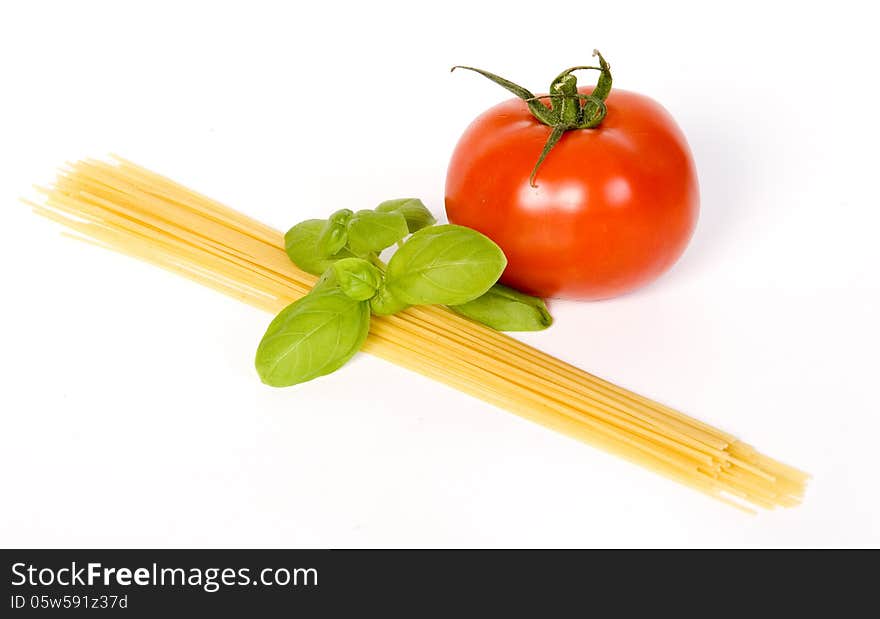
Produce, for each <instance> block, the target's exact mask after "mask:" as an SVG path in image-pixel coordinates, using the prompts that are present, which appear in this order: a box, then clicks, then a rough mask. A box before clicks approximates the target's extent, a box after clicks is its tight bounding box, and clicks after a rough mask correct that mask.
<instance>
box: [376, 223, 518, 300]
mask: <svg viewBox="0 0 880 619" xmlns="http://www.w3.org/2000/svg"><path fill="white" fill-rule="evenodd" d="M505 266H507V259H506V258H505V257H504V253H503V252H502V251H501V248H500V247H498V246H497V245H496V244H495V243H493V242H492V241H491V240H490V239H489V238H487V237H485V236H483V235H482V234H480V233H479V232H477V231H476V230H471V229H470V228H465V227H464V226H456V225H452V224H446V225H442V226H434V227H431V228H423V229H422V230H419V231H418V232H416V233H415V234H413V235H412V237H410V239H409V240H408V241H407V242H406V243H404V244H403V247H401V248H400V249H398V250H397V252H396V253H395V254H394V255H393V256H392V257H391V260H390V262H389V263H388V270H387V272H386V275H385V285H386V286H387V287H388V288H389V290H390V291H391V293H392V294H393V295H394V296H395V297H397V298H398V299H400V300H401V301H404V302H405V303H409V304H410V305H431V304H438V305H461V304H462V303H467V302H468V301H471V300H473V299H476V298H477V297H478V296H480V295H481V294H483V293H484V292H486V291H487V290H488V289H489V288H491V287H492V284H494V283H495V282H496V281H497V280H498V278H499V277H500V276H501V273H502V272H503V271H504V267H505Z"/></svg>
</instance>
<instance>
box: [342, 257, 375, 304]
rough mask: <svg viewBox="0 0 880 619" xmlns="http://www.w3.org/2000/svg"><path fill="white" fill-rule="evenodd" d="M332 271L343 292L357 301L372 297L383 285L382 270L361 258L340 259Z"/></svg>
mask: <svg viewBox="0 0 880 619" xmlns="http://www.w3.org/2000/svg"><path fill="white" fill-rule="evenodd" d="M332 271H333V273H334V274H335V275H336V283H337V285H338V286H339V288H340V289H341V290H342V292H344V293H345V294H347V295H348V296H349V297H351V298H352V299H354V300H355V301H368V300H370V299H372V298H373V297H374V296H376V291H377V290H378V289H379V287H380V286H381V285H382V271H380V270H379V269H377V268H376V267H375V266H373V265H372V264H370V263H369V262H367V261H366V260H362V259H360V258H345V259H343V260H339V261H338V262H336V263H334V265H333V269H332Z"/></svg>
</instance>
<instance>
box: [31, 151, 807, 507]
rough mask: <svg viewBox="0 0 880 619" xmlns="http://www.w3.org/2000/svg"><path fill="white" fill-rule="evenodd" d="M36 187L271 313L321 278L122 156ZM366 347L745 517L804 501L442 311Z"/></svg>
mask: <svg viewBox="0 0 880 619" xmlns="http://www.w3.org/2000/svg"><path fill="white" fill-rule="evenodd" d="M40 191H41V193H42V194H43V200H41V201H39V202H33V201H27V202H28V204H30V205H31V206H32V208H33V209H34V211H35V212H36V213H38V214H39V215H42V216H44V217H47V218H49V219H51V220H54V221H56V222H59V223H61V224H63V225H64V226H66V227H67V228H68V229H69V230H70V231H71V232H72V233H73V234H74V236H76V237H77V238H80V239H82V240H87V241H89V242H92V243H96V244H98V245H101V246H103V247H107V248H109V249H113V250H116V251H119V252H122V253H125V254H129V255H131V256H134V257H137V258H140V259H142V260H146V261H148V262H152V263H154V264H156V265H159V266H161V267H164V268H165V269H168V270H170V271H173V272H175V273H178V274H180V275H184V276H186V277H189V278H190V279H193V280H195V281H197V282H199V283H201V284H204V285H207V286H210V287H212V288H215V289H216V290H218V291H220V292H223V293H224V294H227V295H230V296H232V297H234V298H237V299H240V300H241V301H244V302H245V303H249V304H250V305H252V306H254V307H257V308H260V309H263V310H266V311H268V312H271V313H276V312H278V311H280V310H281V309H282V308H284V307H285V306H287V305H288V304H289V303H291V302H292V301H294V300H296V299H298V298H299V297H301V296H303V295H304V294H306V293H307V292H308V290H309V289H310V288H311V286H312V284H313V283H314V282H315V280H316V278H315V277H314V276H312V275H309V274H307V273H305V272H303V271H301V270H299V269H298V268H297V267H296V266H295V265H294V264H293V263H292V262H291V261H290V260H289V259H288V258H287V255H286V253H285V251H284V240H283V235H282V233H281V232H279V231H277V230H274V229H272V228H270V227H268V226H266V225H264V224H261V223H259V222H257V221H255V220H253V219H251V218H249V217H247V216H245V215H243V214H241V213H239V212H237V211H235V210H233V209H230V208H228V207H226V206H224V205H222V204H220V203H218V202H216V201H214V200H211V199H210V198H207V197H205V196H203V195H201V194H198V193H196V192H194V191H192V190H190V189H187V188H186V187H184V186H182V185H179V184H177V183H175V182H173V181H171V180H169V179H167V178H165V177H163V176H160V175H158V174H156V173H154V172H151V171H149V170H146V169H144V168H141V167H140V166H137V165H135V164H133V163H131V162H129V161H126V160H124V159H122V158H118V157H115V158H114V159H113V160H112V161H111V162H103V161H95V160H86V161H81V162H76V163H73V164H70V165H68V166H67V167H66V168H65V169H63V170H62V171H61V172H60V173H59V175H58V177H57V179H56V181H55V183H54V184H53V185H52V186H50V187H48V188H40ZM364 350H366V351H367V352H369V353H372V354H374V355H376V356H379V357H381V358H384V359H387V360H388V361H391V362H393V363H396V364H398V365H401V366H403V367H406V368H409V369H411V370H414V371H416V372H418V373H420V374H423V375H425V376H427V377H429V378H432V379H434V380H438V381H440V382H443V383H446V384H447V385H450V386H452V387H454V388H456V389H459V390H461V391H463V392H465V393H468V394H471V395H473V396H475V397H477V398H480V399H482V400H484V401H486V402H489V403H491V404H494V405H496V406H499V407H501V408H504V409H507V410H509V411H511V412H513V413H516V414H517V415H520V416H522V417H524V418H527V419H530V420H532V421H535V422H537V423H540V424H542V425H544V426H546V427H548V428H551V429H553V430H556V431H558V432H561V433H563V434H566V435H568V436H570V437H572V438H575V439H578V440H581V441H583V442H585V443H588V444H591V445H594V446H596V447H598V448H601V449H604V450H606V451H608V452H610V453H613V454H615V455H618V456H621V457H623V458H626V459H628V460H630V461H632V462H635V463H637V464H640V465H642V466H645V467H647V468H649V469H651V470H653V471H655V472H657V473H659V474H661V475H664V476H666V477H668V478H671V479H674V480H676V481H678V482H681V483H683V484H685V485H687V486H690V487H692V488H694V489H696V490H699V491H701V492H703V493H705V494H708V495H710V496H712V497H714V498H717V499H719V500H722V501H725V502H728V503H730V504H732V505H734V506H736V507H739V508H741V509H744V510H746V511H751V510H752V508H753V507H763V508H773V507H777V506H782V507H791V506H794V505H797V504H798V503H799V502H800V500H801V498H802V496H803V492H804V487H805V484H806V481H807V477H808V476H807V475H806V474H805V473H803V472H801V471H798V470H797V469H794V468H792V467H790V466H787V465H785V464H782V463H780V462H777V461H775V460H772V459H771V458H768V457H766V456H763V455H761V454H759V453H758V452H756V451H755V450H754V449H752V448H751V447H749V446H748V445H745V444H743V443H741V442H740V441H738V440H737V439H736V438H735V437H733V436H731V435H729V434H727V433H725V432H722V431H720V430H717V429H715V428H713V427H711V426H709V425H707V424H704V423H702V422H700V421H698V420H696V419H693V418H691V417H689V416H687V415H684V414H682V413H680V412H678V411H675V410H673V409H671V408H669V407H667V406H664V405H662V404H659V403H657V402H654V401H652V400H650V399H648V398H645V397H643V396H640V395H638V394H635V393H633V392H631V391H628V390H627V389H624V388H622V387H619V386H617V385H614V384H612V383H610V382H608V381H605V380H602V379H600V378H597V377H595V376H593V375H591V374H588V373H587V372H584V371H583V370H581V369H578V368H576V367H574V366H572V365H570V364H567V363H565V362H563V361H561V360H559V359H556V358H554V357H552V356H550V355H548V354H545V353H542V352H541V351H539V350H536V349H534V348H532V347H530V346H528V345H526V344H523V343H522V342H520V341H518V340H516V339H514V338H511V337H509V336H507V335H505V334H503V333H499V332H497V331H493V330H492V329H490V328H488V327H485V326H482V325H480V324H478V323H475V322H472V321H470V320H468V319H466V318H463V317H461V316H458V315H456V314H454V313H452V312H450V311H448V310H445V309H444V308H441V307H435V306H424V307H413V308H410V309H408V310H406V311H404V312H401V313H399V314H395V315H393V316H386V317H379V316H377V317H374V318H373V321H372V325H371V329H370V336H369V338H368V339H367V343H366V345H365V346H364Z"/></svg>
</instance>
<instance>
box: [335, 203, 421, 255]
mask: <svg viewBox="0 0 880 619" xmlns="http://www.w3.org/2000/svg"><path fill="white" fill-rule="evenodd" d="M408 233H409V230H408V229H407V227H406V217H404V216H403V215H401V214H400V213H377V212H376V211H367V210H364V211H358V212H357V213H355V214H354V216H353V217H352V218H351V220H349V222H348V248H349V249H350V250H351V251H352V252H353V253H354V254H355V255H358V256H365V255H367V254H371V253H378V252H381V251H382V250H383V249H385V248H386V247H391V246H392V245H394V244H395V243H397V242H398V241H399V240H400V239H402V238H403V237H405V236H406V235H407V234H408Z"/></svg>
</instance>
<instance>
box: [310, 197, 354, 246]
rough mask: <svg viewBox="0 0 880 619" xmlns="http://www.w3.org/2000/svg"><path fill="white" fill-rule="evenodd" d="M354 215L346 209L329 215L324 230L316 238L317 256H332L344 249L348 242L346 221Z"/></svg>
mask: <svg viewBox="0 0 880 619" xmlns="http://www.w3.org/2000/svg"><path fill="white" fill-rule="evenodd" d="M352 215H354V213H353V212H352V211H351V210H349V209H347V208H344V209H341V210H338V211H336V212H335V213H333V214H332V215H330V217H329V218H328V219H327V223H326V224H324V229H323V230H321V234H320V235H319V236H318V254H319V255H320V256H321V257H322V258H329V257H330V256H334V255H336V254H337V253H339V251H340V250H341V249H342V248H343V247H345V244H346V243H347V242H348V228H347V226H348V221H349V220H350V219H351V217H352Z"/></svg>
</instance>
